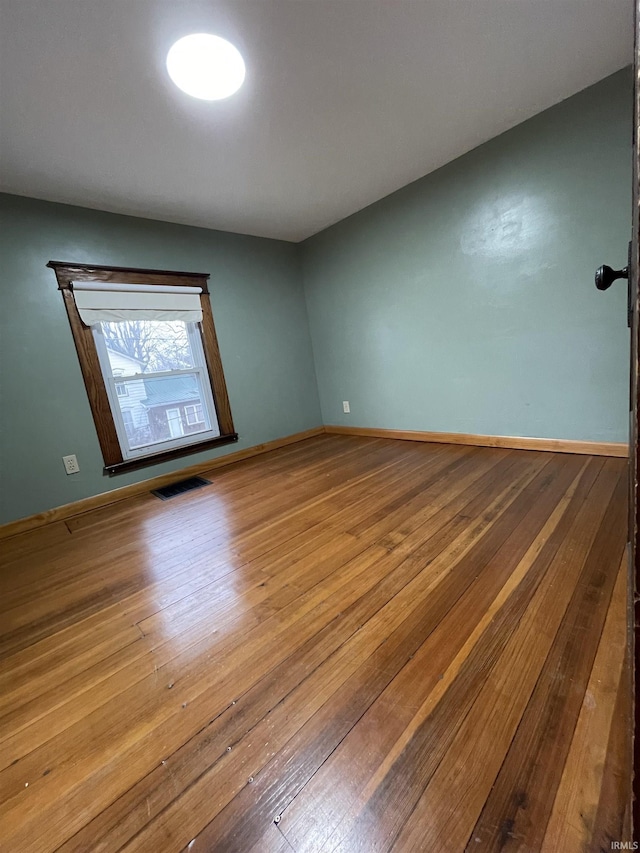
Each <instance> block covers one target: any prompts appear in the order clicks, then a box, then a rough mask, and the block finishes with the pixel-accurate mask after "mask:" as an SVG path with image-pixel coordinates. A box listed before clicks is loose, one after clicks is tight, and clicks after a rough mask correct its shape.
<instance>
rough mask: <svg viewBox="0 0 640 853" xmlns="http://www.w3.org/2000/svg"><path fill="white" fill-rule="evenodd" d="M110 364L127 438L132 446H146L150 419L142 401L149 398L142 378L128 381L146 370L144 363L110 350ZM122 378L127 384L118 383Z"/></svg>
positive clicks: (108, 352)
mask: <svg viewBox="0 0 640 853" xmlns="http://www.w3.org/2000/svg"><path fill="white" fill-rule="evenodd" d="M107 354H108V355H109V362H110V364H111V372H112V373H113V376H114V379H115V389H116V394H117V395H118V403H119V404H120V411H121V412H122V420H123V421H124V428H125V430H126V433H127V438H128V439H129V442H130V443H131V445H132V446H135V445H137V444H144V443H146V442H147V441H148V439H149V436H150V431H149V417H148V415H147V410H146V408H145V406H144V405H143V403H142V401H143V400H144V398H145V397H146V396H147V392H146V389H145V387H144V381H143V380H142V378H140V379H138V378H136V379H128V377H130V376H136V377H137V376H139V375H140V374H141V373H142V371H143V370H144V365H143V362H141V361H138V359H136V358H133V357H132V356H129V355H124V354H123V353H121V352H116V351H115V350H112V349H109V347H107ZM120 377H122V378H123V379H125V378H127V381H126V382H118V379H119V378H120Z"/></svg>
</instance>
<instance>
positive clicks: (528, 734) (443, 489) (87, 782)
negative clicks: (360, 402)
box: [0, 435, 630, 853]
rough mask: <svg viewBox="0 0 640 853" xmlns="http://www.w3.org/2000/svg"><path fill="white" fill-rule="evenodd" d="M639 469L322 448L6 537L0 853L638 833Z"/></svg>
mask: <svg viewBox="0 0 640 853" xmlns="http://www.w3.org/2000/svg"><path fill="white" fill-rule="evenodd" d="M624 478H625V465H624V462H623V460H617V459H616V460H613V459H605V458H598V459H592V458H589V457H577V456H569V455H563V454H551V453H538V452H530V451H515V450H501V449H496V448H471V447H464V446H447V445H435V446H429V445H428V444H426V443H413V442H399V441H392V440H387V439H377V438H376V439H371V438H357V437H352V436H328V435H323V436H317V437H315V438H313V439H309V440H307V441H304V442H299V443H298V444H295V445H291V446H289V447H285V448H280V449H279V450H277V451H272V452H270V453H267V454H264V455H263V456H261V457H256V458H253V459H248V460H244V461H243V462H240V463H237V464H234V465H231V466H228V467H226V468H223V469H216V470H215V471H213V472H212V476H211V480H212V485H211V486H207V487H206V488H205V489H202V490H199V491H198V492H195V493H191V494H187V495H183V496H181V497H180V498H179V499H176V500H175V501H169V502H166V503H162V502H160V501H157V500H156V499H155V498H153V497H151V496H145V495H142V496H138V497H137V498H134V499H131V500H127V501H122V502H121V503H119V504H116V505H113V506H112V507H106V508H101V509H98V510H94V511H92V512H90V513H86V514H84V515H82V516H78V517H77V518H75V519H68V520H67V522H66V523H61V522H60V523H56V524H52V525H49V526H47V527H44V528H42V529H39V530H35V531H32V532H30V533H27V534H21V535H20V536H17V537H14V538H13V539H12V540H8V541H7V542H6V543H3V545H6V548H4V550H3V554H2V557H1V558H0V560H1V565H0V591H1V592H2V595H0V771H1V772H0V839H2V840H1V841H0V847H2V849H5V848H6V849H7V850H11V851H14V850H20V853H30V851H34V853H47V851H53V850H62V851H66V853H71V852H72V851H73V853H86V851H88V850H91V851H92V853H94V851H96V853H98V852H99V853H116V851H121V850H128V851H134V850H135V851H143V850H149V851H153V853H158V851H159V850H162V851H163V853H164V851H168V853H171V851H180V850H185V851H187V850H188V851H190V853H194V852H195V851H197V850H205V851H211V850H220V851H224V853H233V851H239V853H240V851H241V853H245V851H252V850H254V851H256V853H257V851H261V853H263V851H274V853H289V851H291V850H294V851H297V853H302V851H314V853H315V851H318V853H319V851H321V850H325V851H327V850H333V849H339V850H344V851H345V853H346V851H347V850H349V851H350V853H352V851H354V850H362V851H364V850H366V851H367V853H369V851H370V850H371V851H373V850H388V849H391V848H393V849H395V850H399V851H404V850H407V851H412V850H418V849H420V850H422V849H429V850H432V849H438V850H443V851H449V850H451V851H452V853H457V851H461V850H463V849H464V847H465V845H466V844H467V843H469V849H486V848H487V847H489V849H494V848H496V845H502V846H504V847H509V848H510V849H515V848H517V849H527V850H537V849H542V848H543V845H546V847H545V848H544V849H545V850H546V853H550V850H551V849H552V848H553V847H557V844H558V843H560V842H562V844H563V845H565V846H566V845H568V848H570V847H571V845H574V846H575V849H578V847H577V845H578V844H586V843H587V839H588V838H590V839H591V841H592V843H593V844H599V845H601V846H602V845H607V844H609V842H610V841H611V840H617V839H618V838H620V839H622V840H624V839H623V835H624V833H625V832H627V834H628V823H629V809H628V784H627V783H628V778H629V775H630V767H629V763H628V756H629V738H628V715H629V689H628V686H629V683H628V663H627V664H623V661H622V657H621V655H622V647H621V642H620V638H621V637H622V635H623V628H624V625H623V618H624V614H623V613H622V610H623V606H622V605H623V598H624V590H623V587H622V586H621V584H622V581H620V580H619V581H618V584H617V586H615V590H614V582H615V577H616V575H617V573H618V568H619V564H620V554H621V552H622V544H623V543H624V537H625V525H626V514H625V506H624V503H625V483H624ZM107 543H108V545H107ZM612 590H614V592H613V598H612ZM603 626H604V627H603ZM603 630H604V633H603ZM623 667H627V668H626V669H625V668H623ZM602 676H604V677H602ZM572 679H573V681H572ZM586 691H588V693H587V692H586ZM585 696H592V697H593V701H594V703H595V705H594V707H593V709H590V708H587V705H586V704H585V702H584V697H585ZM614 697H615V705H614ZM587 704H588V703H587ZM589 710H593V714H591V716H589V715H588V711H589ZM587 746H588V748H587ZM516 756H517V757H516ZM578 777H580V779H581V780H582V784H580V783H579V781H578ZM522 792H524V794H525V798H524V799H523V797H522V796H520V798H518V794H522ZM565 814H566V815H567V821H566V822H565V821H564V815H565ZM581 814H582V815H588V821H586V822H585V823H584V824H583V825H586V823H587V822H588V832H586V834H584V833H583V834H580V832H578V830H577V829H576V826H577V823H576V822H577V820H578V819H579V818H578V817H576V816H579V815H581ZM571 815H573V816H574V817H571ZM547 823H548V829H547ZM496 824H500V827H501V829H500V831H499V832H498V833H497V834H496V832H495V831H494V829H495V825H496ZM545 832H546V839H545ZM510 833H511V834H510ZM589 833H590V834H589ZM476 837H477V838H478V839H479V840H478V841H476V840H475V838H476ZM469 839H471V840H469ZM605 849H608V848H606V846H605Z"/></svg>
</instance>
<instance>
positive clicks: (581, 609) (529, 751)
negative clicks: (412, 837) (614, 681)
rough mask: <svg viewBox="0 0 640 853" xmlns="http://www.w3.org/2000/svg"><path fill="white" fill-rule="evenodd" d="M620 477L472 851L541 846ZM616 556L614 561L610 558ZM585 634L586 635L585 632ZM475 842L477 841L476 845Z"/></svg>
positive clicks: (590, 635) (606, 557) (618, 537)
mask: <svg viewBox="0 0 640 853" xmlns="http://www.w3.org/2000/svg"><path fill="white" fill-rule="evenodd" d="M626 495H627V482H626V478H623V477H621V478H620V481H619V483H618V486H617V489H616V492H615V493H614V496H613V498H612V500H611V503H610V504H609V506H608V508H607V512H606V513H605V516H604V519H603V522H602V525H601V527H600V530H599V532H598V536H597V537H596V539H595V542H594V546H593V548H592V550H591V551H590V553H589V556H588V558H587V562H586V564H585V568H584V570H583V573H582V576H581V578H580V580H579V581H578V586H577V587H576V590H575V592H574V596H573V598H572V600H571V603H570V605H569V608H568V610H567V613H566V615H565V618H564V619H563V622H562V624H561V625H560V628H559V630H558V633H557V635H556V637H555V638H554V643H553V646H552V648H551V651H550V653H549V656H548V657H547V659H546V661H545V665H544V668H543V670H542V672H541V675H540V678H539V680H538V682H537V684H536V688H535V690H534V693H533V695H532V697H531V700H530V702H529V704H528V706H527V709H526V711H525V713H524V716H523V718H522V720H521V721H520V725H519V727H518V731H517V733H516V735H515V737H514V739H513V741H512V742H511V745H510V748H509V752H508V753H507V755H506V758H505V760H504V763H503V764H502V767H501V769H500V773H499V775H498V777H497V779H496V781H495V783H494V786H493V788H492V790H491V794H490V796H489V798H488V800H487V802H486V803H485V806H484V809H483V811H482V814H481V815H480V818H479V820H478V823H477V824H476V826H475V827H474V830H473V839H474V847H473V849H474V850H478V851H482V850H489V849H492V847H493V845H494V844H495V843H496V842H497V839H499V840H500V843H501V844H502V846H503V848H504V849H518V848H519V847H520V844H521V840H522V838H527V843H530V844H531V845H532V846H534V847H535V846H537V847H540V846H541V845H542V841H543V838H544V833H545V830H546V826H547V823H548V820H549V816H550V814H551V809H552V807H553V801H554V799H555V795H556V792H557V789H558V785H559V783H560V778H561V774H562V769H563V767H564V763H565V761H566V757H567V754H568V751H569V747H570V745H571V739H572V737H573V733H574V731H575V726H576V722H577V718H578V714H579V712H580V707H581V705H582V702H583V699H584V694H585V690H586V686H587V683H588V678H589V674H590V672H591V668H592V666H593V661H594V658H595V654H596V651H597V648H598V644H599V642H600V637H601V634H602V628H603V625H604V620H605V618H606V615H607V610H608V607H609V602H610V599H611V594H612V592H613V586H614V583H615V579H616V574H617V572H616V571H615V569H614V567H617V565H619V559H620V555H621V554H622V552H623V549H624V546H625V543H626V531H625V530H624V529H620V527H619V526H618V525H616V524H615V520H616V519H617V518H619V516H620V512H621V511H623V510H624V508H625V505H626ZM612 555H618V559H617V560H615V559H612ZM587 627H588V628H589V630H585V629H586V628H587ZM477 839H480V841H478V840H477Z"/></svg>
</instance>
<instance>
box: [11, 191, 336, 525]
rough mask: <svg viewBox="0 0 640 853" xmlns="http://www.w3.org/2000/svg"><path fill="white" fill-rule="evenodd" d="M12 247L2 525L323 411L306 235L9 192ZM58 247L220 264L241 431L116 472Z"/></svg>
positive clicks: (91, 254)
mask: <svg viewBox="0 0 640 853" xmlns="http://www.w3.org/2000/svg"><path fill="white" fill-rule="evenodd" d="M0 257H1V258H2V264H1V265H0V277H1V281H0V324H1V326H0V359H1V365H2V379H1V381H2V388H1V400H2V414H1V427H2V433H1V436H0V438H1V441H2V446H3V453H2V460H3V461H2V471H1V480H2V489H1V494H2V499H1V503H2V506H1V511H0V523H1V522H5V521H9V520H12V519H15V518H20V517H22V516H26V515H30V514H32V513H36V512H40V511H42V510H46V509H49V508H51V507H54V506H59V505H60V504H65V503H68V502H70V501H75V500H78V499H80V498H84V497H87V496H89V495H94V494H98V493H100V492H104V491H107V490H109V489H113V488H117V487H119V486H125V485H127V484H129V483H133V482H135V481H138V480H143V479H146V478H148V477H151V476H154V475H156V474H162V473H165V472H167V471H172V470H177V469H179V468H182V467H184V466H185V465H189V464H192V463H195V462H198V461H200V460H203V459H208V458H212V457H214V456H217V455H221V454H223V453H229V452H233V451H235V450H238V449H239V448H242V447H248V446H250V445H254V444H259V443H260V442H263V441H269V440H270V439H274V438H279V437H281V436H285V435H289V434H290V433H294V432H297V431H299V430H304V429H308V428H310V427H314V426H318V424H320V423H321V419H320V408H319V405H318V395H317V386H316V379H315V373H314V367H313V360H312V354H311V343H310V338H309V330H308V323H307V315H306V309H305V304H304V296H303V292H302V287H301V285H300V270H299V258H298V249H297V247H296V246H295V245H293V244H290V243H284V242H278V241H275V240H262V239H258V238H253V237H243V236H239V235H233V234H226V233H221V232H217V231H209V230H205V229H200V228H189V227H184V226H179V225H171V224H166V223H162V222H153V221H150V220H145V219H136V218H132V217H126V216H116V215H113V214H108V213H101V212H97V211H92V210H86V209H83V208H76V207H69V206H67V205H59V204H50V203H47V202H41V201H35V200H32V199H23V198H18V197H16V196H7V195H0ZM51 259H54V260H63V261H66V260H68V261H76V262H79V263H96V264H113V265H115V266H132V267H153V268H156V269H157V268H162V269H180V270H182V269H184V270H194V271H196V272H210V273H211V279H210V289H211V292H212V297H211V299H212V305H213V312H214V317H215V320H216V330H217V332H218V338H219V342H220V350H221V353H222V361H223V365H224V369H225V375H226V378H227V384H228V387H229V398H230V402H231V408H232V412H233V416H234V421H235V426H236V430H237V431H238V433H239V434H240V441H239V443H238V444H233V445H228V446H226V447H224V448H221V449H220V450H219V451H218V452H215V451H211V450H209V451H206V452H204V453H202V452H201V453H194V454H192V455H190V456H185V457H182V458H181V459H176V460H173V461H172V462H170V463H164V464H161V465H154V466H151V467H149V468H145V469H143V470H141V471H136V472H133V473H129V474H121V475H118V476H117V477H114V478H108V477H105V476H104V475H103V474H102V466H103V461H102V456H101V454H100V448H99V445H98V441H97V438H96V433H95V429H94V426H93V420H92V418H91V413H90V410H89V404H88V402H87V397H86V393H85V390H84V384H83V382H82V376H81V373H80V368H79V366H78V359H77V356H76V352H75V348H74V345H73V340H72V337H71V331H70V329H69V323H68V320H67V316H66V312H65V310H64V306H63V302H62V297H61V295H60V293H59V292H58V290H57V285H56V279H55V275H54V273H53V271H52V270H50V269H47V268H46V267H45V264H46V263H47V261H49V260H51ZM69 453H75V454H76V455H77V457H78V461H79V463H80V473H78V474H74V475H71V476H67V475H66V474H65V472H64V469H63V465H62V456H64V455H66V454H69Z"/></svg>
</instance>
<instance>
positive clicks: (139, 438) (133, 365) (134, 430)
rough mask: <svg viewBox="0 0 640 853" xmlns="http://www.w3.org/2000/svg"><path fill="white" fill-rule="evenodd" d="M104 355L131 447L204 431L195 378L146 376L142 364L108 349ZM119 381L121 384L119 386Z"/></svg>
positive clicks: (201, 408)
mask: <svg viewBox="0 0 640 853" xmlns="http://www.w3.org/2000/svg"><path fill="white" fill-rule="evenodd" d="M107 352H108V354H109V361H110V363H111V370H112V372H113V376H114V378H115V389H116V394H117V395H118V402H119V403H120V410H121V412H122V419H123V421H124V427H125V430H126V433H127V437H128V439H129V442H130V443H131V446H132V447H135V446H138V445H142V444H146V443H148V442H156V441H164V440H167V439H171V438H179V437H180V436H182V435H188V434H189V433H192V432H201V431H202V430H203V429H204V428H205V420H204V412H203V407H202V403H201V401H200V391H199V389H198V384H197V382H196V378H195V376H164V377H160V378H154V377H153V376H152V375H149V376H145V375H144V374H143V371H144V364H143V363H142V362H140V361H138V360H137V359H135V358H132V357H131V356H128V355H123V354H122V353H119V352H115V351H114V350H111V349H109V348H107ZM130 377H135V379H134V378H130ZM119 378H122V379H123V381H122V382H118V379H119ZM124 380H126V381H124Z"/></svg>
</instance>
